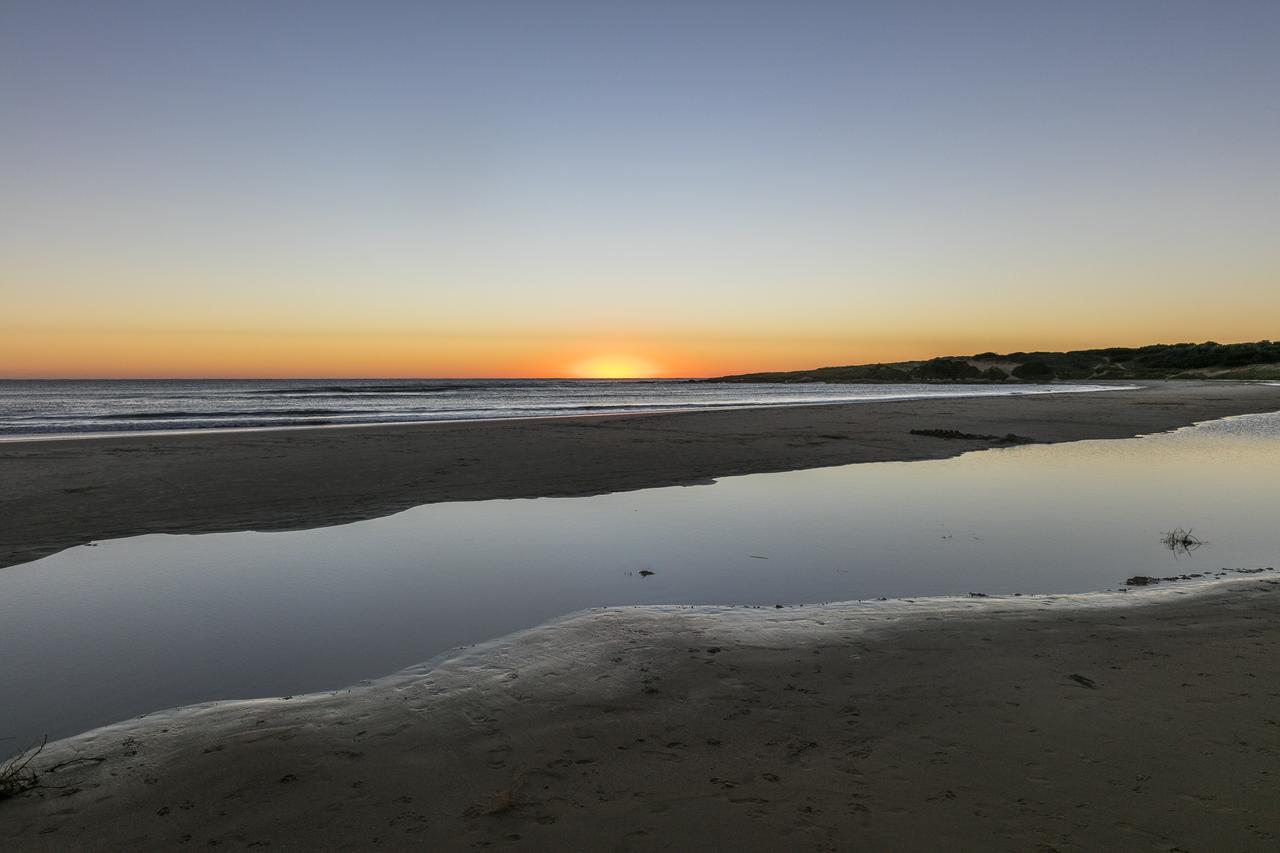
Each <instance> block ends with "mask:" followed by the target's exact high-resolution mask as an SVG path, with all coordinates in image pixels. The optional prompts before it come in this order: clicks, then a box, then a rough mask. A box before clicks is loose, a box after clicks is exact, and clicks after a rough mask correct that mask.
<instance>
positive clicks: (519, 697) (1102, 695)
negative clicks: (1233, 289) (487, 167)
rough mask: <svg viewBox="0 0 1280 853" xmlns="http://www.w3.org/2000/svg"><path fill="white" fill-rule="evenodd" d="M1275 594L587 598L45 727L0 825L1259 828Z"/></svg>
mask: <svg viewBox="0 0 1280 853" xmlns="http://www.w3.org/2000/svg"><path fill="white" fill-rule="evenodd" d="M1277 592H1280V582H1278V581H1276V580H1275V579H1274V578H1273V577H1270V576H1264V577H1263V578H1258V577H1256V576H1252V577H1244V578H1239V577H1235V578H1229V579H1226V580H1216V581H1202V582H1197V583H1192V584H1172V585H1170V586H1168V587H1165V588H1156V589H1146V590H1142V591H1138V592H1129V593H1118V592H1113V593H1087V594H1080V595H1065V596H1024V597H1019V598H1012V597H1009V598H998V597H990V598H955V597H949V598H942V597H939V598H932V599H901V600H897V601H887V602H879V601H877V602H854V603H841V604H827V605H802V606H795V607H788V608H783V609H781V610H774V609H767V608H766V609H757V608H746V607H733V608H727V607H699V608H686V607H679V606H646V607H628V608H601V609H597V610H590V611H585V612H581V613H578V614H574V615H571V616H567V617H563V618H561V619H557V620H553V621H552V622H549V623H546V624H544V625H542V626H539V627H537V628H534V629H531V630H528V631H523V632H519V633H517V634H514V635H510V636H508V637H504V638H500V639H497V640H493V641H490V642H487V643H483V644H480V645H478V646H476V647H472V648H468V649H463V650H460V651H458V652H456V653H455V654H453V655H451V656H449V657H447V658H446V659H444V660H437V661H436V662H434V663H427V664H422V665H419V666H418V667H413V668H410V669H408V670H404V671H402V672H401V673H397V674H395V675H393V676H389V677H387V678H383V679H379V680H377V681H374V682H370V683H367V684H362V685H360V686H357V687H354V688H349V689H346V690H340V691H334V692H331V693H320V694H311V695H309V696H298V697H286V698H278V699H259V700H243V701H230V702H221V703H214V704H211V705H204V706H194V707H190V708H185V709H175V710H172V711H167V712H160V713H158V714H155V715H149V716H147V717H144V718H141V719H136V720H131V721H126V722H122V723H117V724H114V725H112V726H107V727H104V728H101V729H95V730H93V731H90V732H86V733H84V734H81V735H78V736H76V737H72V738H67V739H65V740H62V741H59V742H57V743H53V744H50V745H49V748H48V749H46V751H45V753H44V754H43V755H42V756H41V757H40V759H39V761H38V765H37V772H41V773H42V774H43V775H42V778H41V782H42V784H44V785H46V786H48V787H45V788H40V789H36V790H34V791H31V792H29V793H27V794H24V795H22V796H21V797H19V798H17V799H14V800H10V801H8V802H4V803H0V818H2V819H3V820H0V838H5V839H7V840H8V841H9V842H10V843H12V844H14V845H15V846H20V847H22V849H65V848H66V846H67V845H69V844H70V845H73V846H76V847H77V848H78V849H121V848H122V847H128V848H132V849H152V848H159V847H170V846H173V845H176V844H179V843H184V842H186V841H191V842H194V843H197V844H200V845H201V846H204V845H206V844H208V843H214V842H217V843H219V844H223V843H231V844H233V845H236V846H244V845H246V844H253V843H255V842H257V843H264V844H265V843H271V842H273V841H274V842H276V843H277V844H279V843H284V842H286V841H287V842H289V843H292V844H299V845H303V846H310V847H315V846H317V845H318V846H325V847H334V846H341V845H351V846H373V845H375V844H384V845H387V846H389V847H391V848H396V847H397V846H402V845H404V844H414V845H429V846H434V847H435V848H436V849H464V848H468V847H470V846H472V845H474V844H480V845H482V846H489V845H496V846H501V847H504V848H516V849H534V850H541V849H575V848H576V849H585V848H590V847H593V846H594V847H596V848H600V847H602V846H603V847H609V848H611V849H637V850H648V849H665V848H666V847H667V846H669V845H670V844H671V843H674V842H676V841H678V842H679V843H680V844H681V845H698V846H702V847H703V848H704V849H745V850H763V849H769V848H768V846H767V845H766V844H765V842H764V840H763V839H766V838H773V837H776V833H778V832H790V833H793V834H794V835H795V836H796V841H797V845H798V846H799V847H803V848H804V849H836V848H839V847H841V846H847V845H848V844H849V843H851V842H852V841H853V840H855V839H856V840H858V841H860V842H861V843H862V844H864V845H869V846H871V847H874V848H879V849H926V848H927V847H930V846H932V845H924V846H922V845H921V844H920V841H919V839H928V838H930V837H937V836H938V835H939V834H943V833H945V834H946V835H947V836H948V837H951V838H953V839H954V841H955V843H956V844H957V845H959V847H961V848H963V849H978V848H979V847H981V848H984V849H1010V850H1012V849H1031V848H1033V847H1036V846H1037V845H1042V844H1051V845H1052V846H1054V847H1055V848H1056V849H1059V850H1086V849H1088V850H1097V849H1132V848H1133V847H1135V846H1140V847H1146V846H1152V845H1157V844H1158V845H1159V846H1158V847H1156V849H1170V848H1171V847H1174V846H1177V847H1184V848H1186V849H1202V848H1206V847H1207V848H1214V849H1219V848H1221V847H1223V846H1226V847H1229V848H1230V849H1240V850H1253V849H1258V850H1262V849H1267V848H1268V846H1269V840H1270V839H1271V836H1272V835H1273V834H1274V833H1276V832H1277V831H1280V814H1278V813H1277V811H1276V810H1275V808H1274V804H1273V794H1274V782H1273V781H1272V778H1271V774H1272V773H1273V770H1274V766H1275V765H1274V762H1275V759H1276V756H1277V755H1280V742H1277V737H1276V734H1275V728H1274V725H1275V724H1274V721H1273V720H1268V719H1267V715H1268V714H1269V713H1271V710H1272V709H1273V707H1274V706H1273V704H1272V703H1271V700H1270V698H1269V697H1270V696H1273V695H1275V692H1276V691H1277V690H1278V689H1280V673H1278V672H1277V671H1276V670H1275V668H1274V667H1272V666H1270V665H1269V662H1270V661H1273V660H1274V654H1275V652H1276V651H1277V649H1280V619H1278V618H1277V617H1280V595H1277V594H1276V593H1277ZM1179 685H1180V686H1179ZM1100 716H1101V717H1105V720H1106V722H1105V724H1104V725H1101V726H1100V725H1099V717H1100ZM1171 744H1176V745H1177V747H1176V748H1173V749H1171V748H1170V745H1171ZM1228 767H1229V772H1226V768H1228ZM922 828H927V830H928V831H927V832H924V831H922Z"/></svg>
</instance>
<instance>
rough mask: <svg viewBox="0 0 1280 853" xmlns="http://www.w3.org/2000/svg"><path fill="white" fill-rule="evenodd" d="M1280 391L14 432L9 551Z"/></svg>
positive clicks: (1106, 424)
mask: <svg viewBox="0 0 1280 853" xmlns="http://www.w3.org/2000/svg"><path fill="white" fill-rule="evenodd" d="M1277 409H1280V387H1278V386H1274V385H1265V384H1249V383H1234V382H1232V383H1224V382H1216V383H1215V382H1154V383H1143V385H1142V387H1141V388H1140V389H1139V390H1134V391H1106V392H1100V393H1081V394H1051V395H1028V396H1018V397H987V398H963V399H947V400H914V401H894V402H887V403H854V404H845V405H833V406H806V407H794V408H773V409H744V410H736V411H715V412H694V413H681V414H662V415H646V416H617V417H599V418H569V419H560V420H523V421H505V422H503V421H498V422H483V423H455V424H422V425H413V426H391V427H361V428H349V429H313V430H301V431H300V430H294V431H287V430H286V431H272V432H238V433H202V434H175V435H165V436H139V437H120V438H106V439H86V440H66V441H44V442H12V443H0V482H3V483H4V488H3V490H0V518H3V519H4V524H3V525H0V567H3V566H7V565H13V564H15V563H20V562H25V561H28V560H34V559H37V558H39V557H42V556H46V555H48V554H51V553H55V552H57V551H59V550H62V549H63V548H68V547H72V546H74V545H80V544H83V543H86V542H90V541H94V540H100V539H109V538H117V537H122V536H132V535H137V534H142V533H161V532H163V533H209V532H217V531H226V530H285V529H297V528H306V527H317V526H323V525H329V524H339V523H343V522H348V521H356V520H360V519H364V518H372V517H377V516H381V515H387V514H389V513H392V512H397V511H399V510H402V509H407V508H408V507H411V506H416V505H418V504H423V503H434V502H438V501H456V500H484V499H489V498H517V497H539V496H548V495H586V494H599V493H603V492H612V491H623V490H627V489H638V488H646V487H653V486H667V485H678V484H692V483H703V482H707V481H709V480H711V479H714V478H716V477H723V476H728V475H733V474H749V473H757V472H764V471H786V470H794V469H800V468H814V467H821V466H827V465H843V464H847V463H852V462H880V461H889V460H911V459H937V458H943V457H947V456H954V455H956V454H959V453H963V452H965V451H969V450H975V449H980V448H983V447H989V446H990V443H989V442H985V441H971V440H964V439H961V440H950V441H948V440H943V439H939V438H935V437H931V436H919V435H912V434H911V430H913V429H954V430H958V431H960V432H964V433H972V434H979V435H988V434H990V435H1004V434H1006V433H1015V434H1017V435H1020V436H1025V437H1027V438H1030V439H1033V440H1035V441H1038V442H1057V441H1075V440H1079V439H1088V438H1127V437H1130V436H1134V435H1140V434H1145V433H1152V432H1160V431H1163V430H1168V429H1173V428H1176V427H1180V426H1186V425H1189V424H1192V423H1195V422H1197V421H1203V420H1210V419H1213V418H1220V417H1226V416H1229V415H1239V414H1246V413H1251V412H1263V411H1275V410H1277Z"/></svg>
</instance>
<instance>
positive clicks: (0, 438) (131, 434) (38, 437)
mask: <svg viewBox="0 0 1280 853" xmlns="http://www.w3.org/2000/svg"><path fill="white" fill-rule="evenodd" d="M679 381H681V382H684V381H689V380H679ZM906 384H910V385H926V386H932V385H939V384H945V385H949V386H950V385H956V384H957V383H937V382H912V383H906ZM961 384H963V383H961ZM979 387H984V388H985V387H990V386H989V385H980V386H979ZM1009 387H1010V389H1011V390H1009V391H1008V392H1007V394H983V393H973V394H948V395H931V394H919V395H911V394H903V395H898V396H890V397H867V398H862V399H855V400H821V401H813V402H793V401H780V402H777V403H745V404H741V405H732V404H731V405H698V404H690V405H687V406H672V407H665V408H664V407H654V408H647V409H639V408H637V409H633V410H619V411H609V412H587V413H583V412H571V413H567V414H562V415H510V416H507V417H461V418H423V419H420V420H383V421H374V420H369V421H353V422H350V423H324V422H319V423H314V424H282V425H275V426H226V427H177V428H173V429H154V430H108V431H101V432H77V433H31V434H15V435H3V434H0V443H13V442H42V441H75V440H80V439H84V440H94V439H104V438H149V437H155V436H171V435H172V436H177V435H221V434H227V433H244V432H283V431H299V432H303V431H310V430H318V429H362V428H377V427H407V426H430V425H432V424H486V423H503V422H506V421H526V422H537V421H556V420H565V419H567V418H616V417H645V416H648V415H673V414H685V413H693V412H734V411H747V410H751V409H779V408H804V407H811V406H833V405H853V404H859V403H893V402H898V401H904V402H905V401H910V400H929V399H956V398H962V397H1003V396H1018V395H1027V394H1092V393H1097V392H1101V391H1119V390H1134V389H1136V388H1138V387H1139V386H1137V385H1133V384H1129V383H1111V384H1108V383H1095V382H1061V383H1056V384H1055V385H1054V386H1050V387H1043V386H1038V385H1034V384H1031V383H1028V386H1027V387H1026V388H1025V389H1022V388H1019V387H1018V384H1017V383H1014V384H1013V385H1010V386H1009Z"/></svg>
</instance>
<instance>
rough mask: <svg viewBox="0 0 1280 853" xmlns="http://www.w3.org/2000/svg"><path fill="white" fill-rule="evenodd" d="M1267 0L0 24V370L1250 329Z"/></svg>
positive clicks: (1277, 45) (1275, 44)
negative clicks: (1250, 0) (1255, 0)
mask: <svg viewBox="0 0 1280 853" xmlns="http://www.w3.org/2000/svg"><path fill="white" fill-rule="evenodd" d="M1277 92H1280V3H1276V2H1274V0H1267V2H1227V0H1218V2H1180V0H1160V1H1159V2H1139V0H1133V1H1132V2H1125V0H1109V2H1091V0H1081V2H1073V3H1061V2H1038V1H1037V0H1020V2H980V0H975V2H968V3H954V2H912V0H897V2H863V3H859V2H852V0H849V2H831V3H820V2H805V0H792V1H791V2H769V3H766V2H752V0H735V2H693V0H685V1H684V2H662V0H648V2H631V3H623V2H607V0H596V2H554V0H546V1H545V2H528V0H525V2H485V0H472V2H457V3H448V2H435V3H432V2H425V0H422V2H344V3H339V2H322V0H321V1H320V2H305V3H303V2H299V3H289V2H261V0H255V2H234V0H223V2H195V0H193V2H184V3H173V2H154V3H142V2H128V0H117V2H112V3H100V2H61V0H34V2H27V0H0V376H4V377H11V378H21V377H64V376H65V377H71V376H82V377H115V376H134V377H160V376H174V377H183V376H208V377H253V376H271V377H286V376H299V377H305V376H334V377H336V376H376V377H393V376H421V377H435V376H458V377H462V376H618V375H652V376H702V375H715V374H722V373H731V372H746V371H753V370H782V369H800V368H811V367H816V366H821V365H833V364H854V363H865V362H874V361H893V360H899V359H910V358H922V357H929V356H934V355H944V354H963V353H975V352H980V351H986V350H997V351H1012V350H1026V349H1060V348H1082V347H1089V346H1111V345H1140V344H1146V343H1155V342H1176V341H1187V340H1196V341H1200V340H1209V339H1213V340H1218V341H1222V342H1227V341H1240V340H1257V339H1262V338H1273V339H1274V338H1277V337H1280V98H1277V96H1276V93H1277Z"/></svg>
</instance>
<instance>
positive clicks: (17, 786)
mask: <svg viewBox="0 0 1280 853" xmlns="http://www.w3.org/2000/svg"><path fill="white" fill-rule="evenodd" d="M48 742H49V738H48V736H47V735H46V736H45V737H44V738H43V739H42V740H41V741H40V743H39V745H38V746H32V747H28V748H27V749H24V750H23V751H22V752H20V753H18V754H17V755H15V756H14V757H13V758H10V759H9V760H8V761H6V762H5V763H4V764H3V765H0V800H7V799H9V798H10V797H16V796H18V795H19V794H21V793H23V792H24V791H30V790H31V789H32V788H34V787H36V786H37V785H38V784H40V777H39V776H37V775H36V772H35V771H34V770H32V769H31V762H32V761H35V759H36V756H37V755H39V754H40V753H41V752H44V745H45V744H46V743H48Z"/></svg>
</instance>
